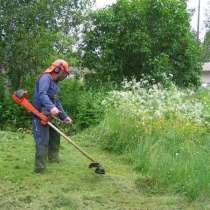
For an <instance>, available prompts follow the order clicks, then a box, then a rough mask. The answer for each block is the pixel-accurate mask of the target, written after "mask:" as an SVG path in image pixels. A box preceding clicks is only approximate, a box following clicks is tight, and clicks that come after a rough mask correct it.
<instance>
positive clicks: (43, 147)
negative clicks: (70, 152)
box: [32, 116, 60, 170]
mask: <svg viewBox="0 0 210 210" xmlns="http://www.w3.org/2000/svg"><path fill="white" fill-rule="evenodd" d="M32 126H33V136H34V140H35V144H36V153H35V170H44V169H46V161H47V160H49V161H52V162H57V161H58V158H59V157H58V155H59V146H60V134H59V133H58V132H57V131H55V130H54V129H53V128H51V127H50V126H49V125H42V124H41V121H40V120H39V119H38V118H37V117H36V116H33V118H32Z"/></svg>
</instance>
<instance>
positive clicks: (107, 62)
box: [81, 0, 201, 86]
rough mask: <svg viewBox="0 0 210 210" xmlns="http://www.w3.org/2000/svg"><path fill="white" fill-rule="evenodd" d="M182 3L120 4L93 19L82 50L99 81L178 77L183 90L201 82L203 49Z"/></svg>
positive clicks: (143, 0)
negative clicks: (148, 76)
mask: <svg viewBox="0 0 210 210" xmlns="http://www.w3.org/2000/svg"><path fill="white" fill-rule="evenodd" d="M189 19H190V18H189V14H188V12H187V4H186V1H183V0H159V1H156V0H118V1H117V3H116V4H114V5H112V6H110V7H108V8H105V9H102V10H99V11H95V12H93V13H92V14H91V15H90V22H89V24H90V26H89V28H88V27H87V28H88V31H86V32H85V38H84V42H83V45H82V46H81V50H82V51H83V54H84V57H83V61H84V65H85V66H87V67H88V68H90V69H94V70H95V71H96V73H97V75H98V78H99V79H102V80H110V79H111V80H113V81H117V82H118V81H121V80H122V79H123V78H124V77H126V78H131V77H136V78H137V79H140V78H141V77H142V75H143V74H144V75H150V76H152V77H153V78H154V79H155V80H156V81H161V80H162V79H163V78H162V75H163V73H166V74H173V79H174V81H175V82H176V83H177V84H178V85H180V86H189V85H198V84H199V81H200V70H201V64H200V46H199V43H197V41H196V40H195V38H194V36H193V35H192V34H191V32H190V23H189V22H190V21H189Z"/></svg>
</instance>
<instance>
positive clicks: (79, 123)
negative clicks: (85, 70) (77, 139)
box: [60, 79, 106, 131]
mask: <svg viewBox="0 0 210 210" xmlns="http://www.w3.org/2000/svg"><path fill="white" fill-rule="evenodd" d="M60 92H61V93H60V95H61V99H60V100H61V102H62V105H63V107H64V109H65V110H66V112H67V113H68V114H69V115H70V116H71V117H72V119H73V121H74V129H75V131H78V130H80V129H83V128H87V127H89V126H92V125H96V124H98V123H99V122H100V120H101V118H102V116H103V107H102V106H101V102H102V100H103V99H104V97H105V95H106V92H105V91H103V90H100V91H97V90H95V91H92V90H86V88H85V86H84V83H83V81H82V80H80V79H75V80H65V81H64V82H63V83H62V84H61V91H60Z"/></svg>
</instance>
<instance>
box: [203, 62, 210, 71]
mask: <svg viewBox="0 0 210 210" xmlns="http://www.w3.org/2000/svg"><path fill="white" fill-rule="evenodd" d="M202 68H203V71H210V62H208V63H204V64H203V67H202Z"/></svg>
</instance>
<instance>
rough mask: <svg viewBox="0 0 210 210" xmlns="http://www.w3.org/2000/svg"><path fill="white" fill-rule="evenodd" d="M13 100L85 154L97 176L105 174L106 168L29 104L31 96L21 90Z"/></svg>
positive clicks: (15, 94) (13, 96) (14, 95)
mask: <svg viewBox="0 0 210 210" xmlns="http://www.w3.org/2000/svg"><path fill="white" fill-rule="evenodd" d="M12 99H13V100H14V101H15V102H16V103H17V104H19V105H21V106H23V107H25V108H26V109H27V110H28V111H30V112H32V113H33V114H34V115H36V116H37V117H38V118H39V119H40V120H41V123H42V124H43V125H49V126H50V127H52V128H53V129H54V130H56V131H57V132H58V133H59V134H60V135H61V136H63V137H64V139H66V140H67V141H68V142H69V143H70V144H72V145H73V146H74V147H75V148H76V149H77V150H78V151H79V152H80V153H81V154H83V155H84V156H85V157H86V158H87V159H89V160H90V161H91V163H90V165H89V168H95V173H97V174H105V170H104V168H103V167H102V166H101V165H100V163H98V162H97V161H96V160H94V159H93V158H92V157H91V156H90V155H89V154H87V153H86V152H85V151H84V150H83V149H82V148H81V147H79V146H78V145H77V144H76V143H75V142H73V141H72V140H71V139H70V138H69V137H68V136H66V135H65V134H64V133H63V132H62V131H61V130H59V129H58V128H57V127H56V126H55V125H53V124H52V123H51V122H50V121H49V118H50V117H47V116H46V115H45V114H44V113H42V112H39V111H38V110H37V109H36V108H35V107H34V106H33V105H32V104H31V103H30V102H29V100H28V99H29V95H28V92H27V91H26V90H23V89H20V90H17V91H16V92H14V94H13V95H12Z"/></svg>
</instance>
